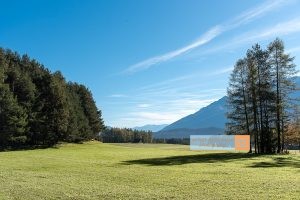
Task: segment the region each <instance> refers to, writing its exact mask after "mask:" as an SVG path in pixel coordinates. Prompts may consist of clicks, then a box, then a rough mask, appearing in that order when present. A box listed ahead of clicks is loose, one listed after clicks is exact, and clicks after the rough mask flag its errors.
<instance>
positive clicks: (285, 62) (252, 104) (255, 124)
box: [227, 39, 296, 153]
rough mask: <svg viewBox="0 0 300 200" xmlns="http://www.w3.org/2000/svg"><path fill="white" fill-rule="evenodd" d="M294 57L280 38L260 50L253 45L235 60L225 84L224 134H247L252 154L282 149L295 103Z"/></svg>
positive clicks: (280, 150)
mask: <svg viewBox="0 0 300 200" xmlns="http://www.w3.org/2000/svg"><path fill="white" fill-rule="evenodd" d="M293 60H294V58H293V57H291V56H290V55H289V54H286V53H285V52H284V45H283V42H282V41H281V40H279V39H276V40H274V41H273V42H272V43H270V44H269V46H268V48H267V50H262V49H261V47H260V46H259V45H258V44H256V45H254V46H253V47H252V48H251V49H249V50H248V51H247V54H246V57H245V58H243V59H240V60H239V61H237V63H236V65H235V67H234V70H233V73H232V74H231V78H230V82H229V87H228V90H227V91H228V104H229V112H228V115H227V117H228V119H229V122H228V123H227V133H229V134H250V135H251V141H252V144H253V145H254V150H255V153H273V152H275V151H277V152H278V153H280V152H282V151H283V149H284V148H285V138H286V136H285V134H286V132H287V128H288V126H289V124H290V120H291V118H292V117H293V115H292V114H291V113H290V112H291V110H292V109H291V108H292V107H293V104H294V103H295V102H293V101H291V99H289V98H288V97H289V94H290V93H292V92H293V91H294V90H295V83H294V80H293V77H294V76H295V74H296V70H295V65H294V63H293Z"/></svg>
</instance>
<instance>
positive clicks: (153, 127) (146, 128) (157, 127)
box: [132, 124, 168, 132]
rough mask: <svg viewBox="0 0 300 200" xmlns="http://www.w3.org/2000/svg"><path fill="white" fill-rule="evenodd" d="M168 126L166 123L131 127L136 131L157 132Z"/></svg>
mask: <svg viewBox="0 0 300 200" xmlns="http://www.w3.org/2000/svg"><path fill="white" fill-rule="evenodd" d="M166 126H168V124H161V125H151V124H148V125H145V126H137V127H133V128H132V129H135V130H138V131H152V132H158V131H160V130H162V129H163V128H165V127H166Z"/></svg>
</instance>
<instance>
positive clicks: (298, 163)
mask: <svg viewBox="0 0 300 200" xmlns="http://www.w3.org/2000/svg"><path fill="white" fill-rule="evenodd" d="M272 160H273V161H272V162H256V163H253V164H252V165H250V166H249V167H252V168H270V167H294V168H299V169H300V160H296V159H292V158H289V157H287V158H284V157H278V158H273V159H272Z"/></svg>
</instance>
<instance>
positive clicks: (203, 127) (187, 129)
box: [154, 77, 300, 138]
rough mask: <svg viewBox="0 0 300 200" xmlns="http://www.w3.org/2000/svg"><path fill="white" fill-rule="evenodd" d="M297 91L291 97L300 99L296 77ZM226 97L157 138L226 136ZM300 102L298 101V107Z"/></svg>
mask: <svg viewBox="0 0 300 200" xmlns="http://www.w3.org/2000/svg"><path fill="white" fill-rule="evenodd" d="M295 83H296V88H297V89H298V90H297V91H295V92H293V93H292V94H291V95H290V96H291V97H292V98H294V99H295V98H300V77H295ZM227 99H228V97H226V96H224V97H222V98H221V99H219V100H218V101H215V102H213V103H211V104H210V105H208V106H206V107H204V108H202V109H200V110H199V111H198V112H196V113H194V114H191V115H188V116H186V117H184V118H182V119H180V120H178V121H176V122H174V123H172V124H170V125H169V126H166V127H165V128H163V129H162V130H161V131H159V132H157V133H155V134H154V137H155V138H183V137H189V136H190V135H219V134H224V129H225V123H226V122H227V119H226V112H227V108H226V101H227ZM299 104H300V102H299V101H298V105H299Z"/></svg>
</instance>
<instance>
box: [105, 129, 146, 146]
mask: <svg viewBox="0 0 300 200" xmlns="http://www.w3.org/2000/svg"><path fill="white" fill-rule="evenodd" d="M100 140H101V141H102V142H108V143H129V142H132V143H139V142H142V143H152V132H151V131H138V130H132V129H129V128H106V129H105V130H104V131H103V132H101V134H100Z"/></svg>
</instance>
